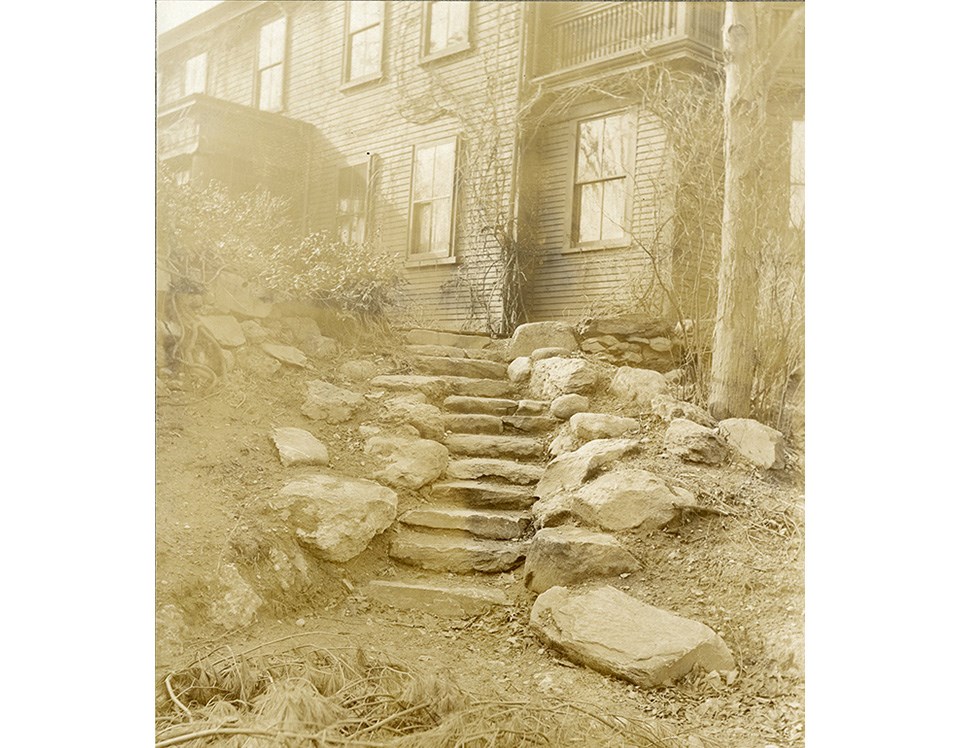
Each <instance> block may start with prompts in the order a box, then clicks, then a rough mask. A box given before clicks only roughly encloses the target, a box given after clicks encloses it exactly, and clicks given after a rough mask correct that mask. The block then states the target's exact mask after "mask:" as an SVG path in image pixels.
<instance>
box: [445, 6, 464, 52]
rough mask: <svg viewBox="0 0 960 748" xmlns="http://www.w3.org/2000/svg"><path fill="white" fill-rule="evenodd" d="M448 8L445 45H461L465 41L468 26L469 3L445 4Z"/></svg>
mask: <svg viewBox="0 0 960 748" xmlns="http://www.w3.org/2000/svg"><path fill="white" fill-rule="evenodd" d="M446 5H447V6H449V8H450V22H449V27H448V29H449V30H448V31H447V44H448V45H449V44H462V43H463V42H465V41H467V30H468V27H469V24H470V3H446Z"/></svg>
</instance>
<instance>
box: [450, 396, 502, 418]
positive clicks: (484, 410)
mask: <svg viewBox="0 0 960 748" xmlns="http://www.w3.org/2000/svg"><path fill="white" fill-rule="evenodd" d="M518 406H519V403H518V402H517V401H516V400H508V399H506V398H503V397H486V396H484V397H466V396H463V395H451V396H450V397H448V398H446V399H445V400H444V401H443V407H444V408H445V409H447V410H449V411H451V412H453V413H463V414H465V415H489V416H510V415H513V414H514V413H516V412H517V407H518Z"/></svg>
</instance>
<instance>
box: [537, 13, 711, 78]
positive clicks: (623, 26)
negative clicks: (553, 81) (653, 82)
mask: <svg viewBox="0 0 960 748" xmlns="http://www.w3.org/2000/svg"><path fill="white" fill-rule="evenodd" d="M541 7H542V9H543V12H542V15H541V16H540V18H539V19H538V27H539V29H540V31H539V34H540V36H539V37H538V39H537V55H536V62H535V68H536V70H535V75H538V76H540V75H547V74H550V73H556V72H559V71H563V70H568V69H571V68H577V67H581V66H584V65H588V64H592V63H599V62H603V61H608V60H617V59H619V58H621V57H624V56H627V55H631V54H635V53H645V52H646V53H649V54H650V55H651V56H654V55H656V53H657V50H658V49H663V48H665V47H666V46H667V45H670V44H671V43H673V42H680V43H686V46H687V48H688V49H690V50H691V51H695V52H699V53H700V54H701V55H703V56H705V57H707V58H711V57H713V54H714V53H716V52H718V51H719V50H720V49H721V47H722V36H721V34H722V28H723V3H706V2H705V3H699V2H698V3H683V2H580V3H550V4H546V3H545V4H543V6H541Z"/></svg>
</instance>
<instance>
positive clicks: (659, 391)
mask: <svg viewBox="0 0 960 748" xmlns="http://www.w3.org/2000/svg"><path fill="white" fill-rule="evenodd" d="M668 389H669V387H668V385H667V380H666V379H664V377H663V374H661V373H660V372H658V371H652V370H651V369H634V368H633V367H632V366H621V367H620V368H619V369H617V373H616V374H615V375H614V377H613V381H612V382H610V392H612V393H613V394H614V395H615V396H616V397H617V398H618V399H619V400H620V401H621V402H622V403H623V404H624V405H626V406H627V407H629V408H633V409H635V410H636V412H637V413H649V412H650V409H651V404H650V403H651V400H653V398H654V397H656V396H657V395H665V394H667V391H668Z"/></svg>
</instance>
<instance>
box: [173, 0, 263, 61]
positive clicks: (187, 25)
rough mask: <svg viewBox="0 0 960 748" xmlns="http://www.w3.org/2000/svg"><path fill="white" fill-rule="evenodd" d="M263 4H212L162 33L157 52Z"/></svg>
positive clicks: (255, 0)
mask: <svg viewBox="0 0 960 748" xmlns="http://www.w3.org/2000/svg"><path fill="white" fill-rule="evenodd" d="M265 4H266V0H224V2H222V3H220V4H219V5H214V6H213V7H212V8H210V9H209V10H205V11H203V13H201V14H200V15H198V16H194V17H193V18H191V19H189V20H187V21H184V22H183V23H181V24H180V25H179V26H174V27H173V28H172V29H170V30H169V31H165V32H164V33H162V34H161V35H160V36H159V38H158V39H157V54H161V55H162V54H163V53H164V52H169V51H170V50H171V49H173V48H174V47H178V46H180V45H181V44H183V43H184V42H188V41H190V40H191V39H193V38H194V37H197V36H199V35H200V34H203V33H206V32H207V31H210V30H211V29H214V28H216V27H217V26H219V25H221V24H223V23H226V22H227V21H232V20H233V19H234V18H239V17H240V16H242V15H243V14H244V13H249V12H250V11H251V10H253V9H254V8H258V7H260V6H261V5H265Z"/></svg>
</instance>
